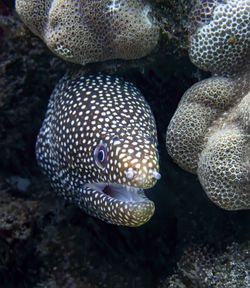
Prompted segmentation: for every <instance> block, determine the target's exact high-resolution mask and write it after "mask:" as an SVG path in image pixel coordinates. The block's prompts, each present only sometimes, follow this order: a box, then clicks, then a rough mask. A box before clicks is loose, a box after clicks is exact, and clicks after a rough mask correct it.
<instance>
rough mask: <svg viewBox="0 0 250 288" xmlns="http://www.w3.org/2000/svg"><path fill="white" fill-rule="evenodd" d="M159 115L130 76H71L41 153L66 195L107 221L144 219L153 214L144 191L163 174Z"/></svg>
mask: <svg viewBox="0 0 250 288" xmlns="http://www.w3.org/2000/svg"><path fill="white" fill-rule="evenodd" d="M156 147H157V134H156V126H155V120H154V117H153V115H152V112H151V110H150V107H149V105H148V104H147V102H146V100H145V99H144V97H143V96H142V95H141V93H140V91H139V90H138V89H137V88H136V87H135V86H134V84H132V83H130V82H128V81H127V80H125V79H124V78H121V77H117V76H110V75H104V74H97V75H87V76H86V75H83V74H81V73H77V74H76V75H73V76H72V75H71V76H69V75H68V76H65V77H64V78H63V79H62V80H61V81H60V82H59V83H58V85H57V86H56V88H55V90H54V91H53V93H52V95H51V98H50V101H49V105H48V110H47V112H46V116H45V120H44V122H43V125H42V128H41V130H40V132H39V135H38V139H37V143H36V157H37V160H38V164H39V165H40V166H41V167H42V168H43V170H44V171H45V173H46V174H47V175H48V176H49V178H50V180H51V184H52V187H53V188H54V190H56V191H57V192H58V193H59V194H60V195H63V197H64V198H66V199H68V200H70V201H71V202H74V203H77V205H78V206H79V207H80V208H82V209H83V210H85V211H86V212H87V213H89V214H90V215H93V216H95V217H98V218H100V219H102V220H104V221H106V222H108V223H112V224H117V225H125V226H139V225H142V224H144V223H145V222H147V221H148V220H149V219H150V218H151V216H152V215H153V213H154V209H155V208H154V203H153V202H152V201H150V200H149V199H148V198H147V197H146V196H145V194H144V191H143V189H147V188H150V187H152V186H154V185H155V183H156V182H157V180H159V179H160V174H159V172H158V171H159V164H158V152H157V148H156Z"/></svg>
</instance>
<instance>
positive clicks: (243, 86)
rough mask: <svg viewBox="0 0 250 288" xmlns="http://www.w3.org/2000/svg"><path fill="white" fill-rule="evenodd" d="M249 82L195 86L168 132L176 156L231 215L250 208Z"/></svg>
mask: <svg viewBox="0 0 250 288" xmlns="http://www.w3.org/2000/svg"><path fill="white" fill-rule="evenodd" d="M249 78H250V73H249V72H248V73H245V74H242V75H240V76H238V77H235V78H231V79H229V78H225V77H212V78H209V79H206V80H203V81H201V82H199V83H197V84H195V85H193V86H192V87H191V88H190V89H188V91H187V92H186V93H185V94H184V96H183V98H182V100H181V102H180V104H179V106H178V109H177V111H176V113H175V115H174V117H173V118H172V120H171V122H170V124H169V127H168V130H167V139H166V140H167V149H168V152H169V154H170V156H171V157H172V158H173V159H174V160H175V161H176V162H177V164H178V165H179V166H181V167H182V168H183V169H185V170H187V171H189V172H192V173H197V175H198V177H199V180H200V182H201V184H202V186H203V188H204V190H205V192H206V193H207V195H208V197H209V198H210V199H211V200H212V201H214V202H215V203H216V204H217V205H219V206H220V207H222V208H224V209H228V210H238V209H248V208H250V179H249V177H250V175H249V174H250V165H249V161H250V153H249V147H250V145H249V130H250V123H249V117H250V94H249Z"/></svg>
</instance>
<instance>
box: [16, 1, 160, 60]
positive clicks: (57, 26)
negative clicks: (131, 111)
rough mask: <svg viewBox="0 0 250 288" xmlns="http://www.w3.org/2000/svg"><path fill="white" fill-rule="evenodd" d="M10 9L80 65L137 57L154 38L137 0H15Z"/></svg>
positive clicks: (152, 25) (153, 43) (154, 30)
mask: <svg viewBox="0 0 250 288" xmlns="http://www.w3.org/2000/svg"><path fill="white" fill-rule="evenodd" d="M16 10H17V12H18V14H19V15H20V17H21V18H22V20H23V21H24V23H25V24H26V25H27V26H28V27H29V28H30V29H31V30H32V31H33V32H34V33H35V34H36V35H38V36H39V37H41V38H42V39H43V40H44V41H45V43H46V44H47V46H48V47H49V48H50V49H51V51H53V52H54V53H55V54H56V55H58V56H60V57H61V58H63V59H64V60H67V61H70V62H74V63H79V64H82V65H84V64H86V63H89V62H98V61H103V60H108V59H117V58H120V59H136V58H140V57H143V56H145V55H147V54H149V53H150V52H151V51H152V49H153V48H154V47H155V46H156V44H157V41H158V38H159V28H158V27H157V25H156V24H155V23H153V18H152V17H151V15H150V11H151V8H150V6H149V5H148V4H147V3H145V2H144V1H141V0H140V1H134V0H129V1H125V0H119V1H116V0H98V1H93V0H87V1H82V0H81V1H79V0H73V1H66V2H65V1H62V0H54V1H52V0H46V1H39V0H38V1H23V0H17V1H16Z"/></svg>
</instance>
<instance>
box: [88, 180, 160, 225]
mask: <svg viewBox="0 0 250 288" xmlns="http://www.w3.org/2000/svg"><path fill="white" fill-rule="evenodd" d="M84 189H86V190H87V191H86V192H87V194H88V196H87V197H86V198H85V201H87V202H88V203H87V206H88V209H90V210H91V212H92V213H93V214H95V215H96V216H97V217H99V218H101V219H103V220H105V221H107V222H109V223H112V224H117V225H125V226H140V225H142V224H144V223H145V222H147V221H148V220H149V219H150V218H151V217H152V215H153V214H154V210H155V206H154V203H153V202H152V201H151V200H149V199H148V198H147V197H146V196H145V194H144V191H143V189H141V188H135V187H130V186H125V185H121V184H112V183H88V184H85V185H84ZM86 192H85V193H86Z"/></svg>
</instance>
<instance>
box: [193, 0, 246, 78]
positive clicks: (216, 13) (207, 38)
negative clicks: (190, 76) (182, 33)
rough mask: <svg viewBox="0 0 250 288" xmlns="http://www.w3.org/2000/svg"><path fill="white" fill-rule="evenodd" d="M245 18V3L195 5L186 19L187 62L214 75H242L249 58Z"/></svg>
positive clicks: (236, 0)
mask: <svg viewBox="0 0 250 288" xmlns="http://www.w3.org/2000/svg"><path fill="white" fill-rule="evenodd" d="M249 18H250V1H249V0H227V1H219V0H212V1H211V0H205V1H204V0H200V1H198V4H197V6H196V7H195V8H194V9H193V10H192V12H191V15H190V37H189V56H190V60H191V61H192V62H193V63H194V64H195V65H196V66H197V67H199V68H200V69H202V70H205V71H210V72H212V73H214V74H219V75H224V76H225V75H233V74H234V73H237V72H240V71H242V69H243V66H245V67H246V62H247V63H248V64H249V58H250V47H249V38H250V28H249Z"/></svg>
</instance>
